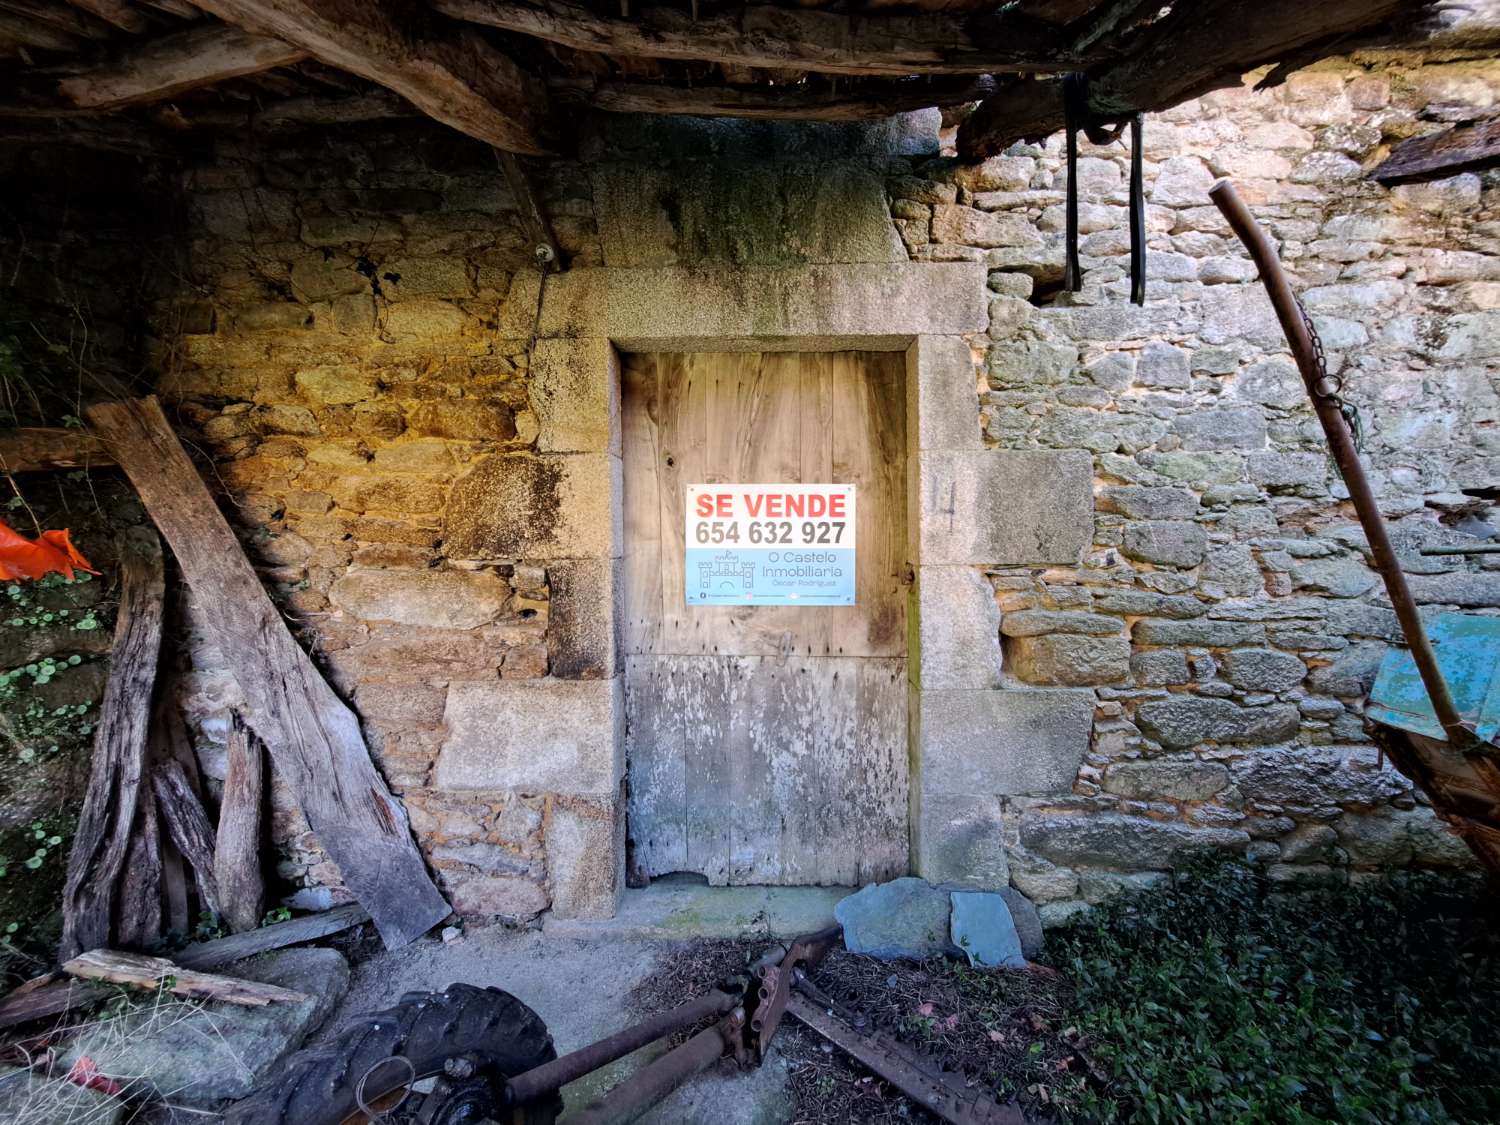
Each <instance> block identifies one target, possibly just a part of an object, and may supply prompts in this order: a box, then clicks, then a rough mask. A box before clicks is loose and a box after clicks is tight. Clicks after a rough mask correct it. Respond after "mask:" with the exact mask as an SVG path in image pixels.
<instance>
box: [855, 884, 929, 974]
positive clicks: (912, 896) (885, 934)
mask: <svg viewBox="0 0 1500 1125" xmlns="http://www.w3.org/2000/svg"><path fill="white" fill-rule="evenodd" d="M950 910H951V903H950V898H949V892H947V891H942V890H939V889H938V888H936V887H934V886H933V885H932V884H931V883H929V882H927V881H926V880H925V879H917V878H915V877H913V876H910V875H907V876H903V877H902V878H900V879H892V880H891V881H890V882H889V883H871V884H870V885H869V886H867V887H862V888H860V889H859V890H858V891H856V892H855V893H854V894H852V895H850V896H849V897H848V898H845V899H843V900H841V901H840V902H839V904H838V905H837V906H836V907H834V909H833V916H834V918H835V919H837V920H838V922H839V924H840V925H842V926H843V927H844V946H845V948H847V949H848V950H849V952H850V953H863V954H864V955H866V956H867V957H877V958H879V959H881V960H885V961H894V960H903V959H904V960H912V961H921V960H924V959H925V958H928V957H936V956H938V955H940V954H942V953H946V952H947V951H948V949H949V938H948V915H949V911H950Z"/></svg>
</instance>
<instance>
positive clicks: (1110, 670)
mask: <svg viewBox="0 0 1500 1125" xmlns="http://www.w3.org/2000/svg"><path fill="white" fill-rule="evenodd" d="M1257 77H1258V76H1257ZM1497 98H1500V64H1496V63H1493V62H1486V63H1466V64H1464V63H1455V64H1449V65H1441V66H1436V65H1434V66H1426V67H1420V66H1412V65H1410V64H1409V63H1407V62H1403V61H1401V60H1381V59H1377V60H1368V61H1367V62H1366V63H1365V64H1364V65H1356V64H1355V63H1353V62H1351V61H1350V60H1338V61H1333V62H1328V63H1324V64H1321V65H1319V66H1317V67H1314V68H1312V69H1309V70H1304V71H1302V72H1299V73H1296V74H1293V75H1292V76H1291V77H1290V78H1289V80H1288V81H1287V82H1286V84H1285V85H1284V86H1281V87H1279V88H1277V89H1274V90H1272V91H1269V92H1265V93H1259V94H1255V93H1251V92H1250V91H1249V90H1248V89H1246V90H1234V91H1226V92H1223V93H1219V94H1215V95H1211V96H1209V97H1206V98H1204V99H1202V100H1201V101H1199V102H1194V103H1190V104H1188V105H1184V106H1181V107H1179V108H1177V109H1175V110H1173V111H1171V112H1170V113H1165V114H1160V115H1154V116H1153V117H1151V118H1150V119H1149V120H1148V123H1147V126H1146V163H1145V168H1146V194H1147V204H1148V206H1147V214H1146V222H1147V230H1148V250H1149V253H1148V273H1149V276H1150V283H1149V289H1148V303H1147V306H1146V307H1145V308H1144V309H1137V308H1135V307H1133V306H1131V305H1130V304H1128V303H1127V300H1128V292H1129V282H1128V277H1127V274H1128V262H1127V253H1128V249H1129V234H1128V227H1127V212H1126V202H1127V197H1126V194H1125V189H1126V184H1127V176H1128V155H1127V152H1126V151H1125V149H1124V146H1123V145H1116V146H1113V147H1111V148H1106V149H1093V148H1091V147H1090V146H1088V145H1087V144H1084V148H1083V152H1084V155H1083V156H1082V157H1081V159H1080V161H1079V166H1078V177H1079V192H1080V207H1079V215H1080V229H1081V232H1082V239H1081V250H1082V255H1083V265H1084V286H1083V290H1082V291H1081V292H1079V293H1076V294H1065V293H1061V292H1059V290H1060V282H1061V278H1062V235H1061V233H1060V232H1061V230H1062V229H1063V227H1064V221H1065V220H1064V205H1063V200H1064V194H1063V189H1064V187H1065V179H1066V173H1065V167H1064V165H1063V163H1062V161H1061V159H1060V148H1061V146H1060V144H1059V143H1058V142H1057V141H1055V140H1054V141H1053V142H1052V143H1051V144H1049V145H1048V146H1046V147H1045V148H1044V147H1042V146H1035V145H1020V146H1015V147H1013V148H1012V149H1011V150H1010V151H1009V152H1007V153H1006V154H1005V155H1003V156H999V157H996V158H994V159H992V160H989V161H987V162H986V163H985V164H984V165H982V166H980V167H977V168H962V167H959V166H957V165H955V164H953V163H952V162H950V161H936V162H927V163H917V162H914V163H913V166H912V168H911V170H910V174H908V175H902V176H898V177H897V178H895V179H893V181H892V184H891V194H892V215H893V217H894V219H895V222H896V225H897V226H898V228H899V229H900V231H901V234H902V237H903V239H904V240H905V242H906V244H907V247H908V249H909V251H910V253H911V255H912V257H913V258H915V259H918V260H938V261H947V260H975V261H985V262H987V263H988V265H989V266H990V267H991V270H992V272H991V273H990V275H989V287H990V289H991V290H992V291H993V293H994V299H993V301H992V303H991V306H990V329H989V333H988V339H987V340H986V341H980V342H976V343H977V344H978V346H979V347H983V348H984V362H983V367H982V371H981V380H982V386H983V391H982V394H981V412H982V417H983V423H984V433H985V439H986V442H987V444H989V445H991V446H994V447H1000V448H1006V449H1084V450H1088V451H1089V452H1090V453H1091V454H1092V455H1093V461H1094V470H1095V487H1094V491H1095V499H1096V514H1095V518H1094V529H1093V536H1092V539H1093V543H1092V546H1091V547H1090V548H1089V549H1088V550H1087V551H1085V552H1084V554H1083V556H1082V558H1081V559H1080V560H1079V565H1077V566H1067V567H994V568H989V569H988V571H987V573H988V575H989V578H990V580H991V582H992V583H993V586H994V589H995V594H996V597H997V598H998V600H999V604H1000V608H1001V610H1002V619H1001V626H1000V629H1001V633H1002V635H1003V651H1004V656H1003V669H1004V673H1005V676H1006V678H1007V680H1008V681H1009V682H1010V683H1012V684H1032V685H1066V686H1087V687H1090V688H1093V690H1094V692H1095V694H1096V695H1097V699H1098V701H1097V705H1096V709H1095V716H1096V718H1095V723H1094V728H1093V740H1092V743H1091V746H1090V747H1089V752H1088V754H1087V756H1086V758H1085V759H1084V763H1083V766H1082V768H1081V769H1080V771H1079V773H1078V776H1077V779H1076V781H1075V782H1074V784H1073V786H1072V792H1071V793H1069V794H1066V795H1056V796H1025V795H1018V796H1011V795H1006V796H1002V797H1001V805H1002V809H1003V819H1004V822H1005V824H1006V837H1005V838H1006V843H1007V851H1008V854H1009V859H1010V872H1011V878H1012V881H1013V882H1014V884H1015V885H1016V886H1017V887H1018V888H1019V889H1021V890H1023V891H1024V892H1025V893H1027V894H1029V895H1031V896H1032V897H1034V898H1035V899H1036V900H1038V901H1039V902H1042V903H1046V904H1048V905H1046V906H1044V908H1043V911H1044V916H1045V917H1048V918H1049V919H1050V920H1058V919H1060V918H1062V917H1065V916H1067V915H1068V914H1070V913H1071V912H1073V911H1075V910H1077V909H1079V908H1080V905H1081V904H1082V903H1085V902H1096V901H1099V900H1100V899H1102V898H1103V897H1106V896H1108V895H1110V894H1113V893H1115V892H1116V891H1117V890H1118V889H1120V888H1121V887H1122V886H1127V885H1130V884H1136V883H1140V882H1143V881H1149V880H1150V879H1152V878H1154V877H1155V876H1153V875H1151V874H1149V873H1140V872H1141V869H1146V870H1147V871H1148V872H1149V869H1159V868H1161V867H1163V866H1164V865H1165V863H1166V862H1167V859H1168V858H1169V856H1170V855H1171V854H1172V853H1173V852H1175V851H1177V850H1178V849H1179V848H1181V847H1182V846H1184V845H1189V844H1195V843H1198V844H1203V845H1209V846H1222V847H1231V848H1235V849H1242V848H1243V849H1247V850H1249V852H1250V853H1251V854H1253V855H1256V856H1258V857H1261V858H1263V859H1266V860H1269V861H1271V862H1272V863H1273V864H1274V866H1273V867H1272V872H1273V874H1274V875H1275V876H1277V877H1278V878H1284V879H1287V880H1304V879H1317V878H1326V877H1332V876H1335V875H1340V874H1342V873H1344V872H1345V871H1349V870H1352V871H1355V872H1358V871H1362V870H1370V869H1374V868H1386V867H1392V866H1403V865H1407V864H1421V865H1439V866H1446V865H1452V864H1465V863H1468V862H1470V857H1469V855H1468V853H1467V851H1466V849H1465V848H1464V847H1463V845H1462V844H1461V843H1460V842H1459V841H1458V840H1457V839H1456V838H1455V837H1453V836H1452V835H1451V834H1449V833H1448V832H1447V831H1446V830H1445V829H1444V828H1443V827H1442V826H1441V824H1440V823H1439V822H1437V821H1436V820H1435V818H1434V817H1433V816H1432V814H1431V813H1430V811H1429V810H1428V809H1427V808H1426V807H1424V804H1423V801H1422V798H1421V797H1420V795H1418V794H1416V793H1414V792H1413V790H1412V787H1411V786H1410V785H1409V784H1408V783H1407V782H1406V781H1405V780H1404V779H1403V778H1401V777H1400V776H1399V775H1398V774H1396V773H1395V772H1394V771H1393V770H1391V769H1389V768H1388V767H1387V768H1381V765H1380V763H1379V761H1378V758H1377V754H1376V751H1375V749H1374V747H1373V746H1372V745H1371V743H1370V742H1369V739H1368V737H1367V736H1366V734H1365V733H1364V730H1363V722H1362V716H1361V713H1360V712H1361V702H1362V696H1363V695H1364V693H1365V692H1367V691H1368V689H1369V687H1370V685H1371V682H1372V680H1373V677H1374V673H1375V670H1376V667H1377V664H1378V662H1379V660H1380V658H1381V656H1382V654H1383V653H1384V651H1385V649H1386V643H1387V642H1388V641H1391V640H1393V639H1394V638H1395V637H1396V636H1397V635H1398V631H1397V627H1396V623H1395V618H1394V615H1393V613H1392V612H1391V610H1390V608H1389V602H1388V601H1387V599H1386V598H1385V595H1384V589H1383V586H1382V585H1381V584H1380V582H1379V577H1378V575H1377V573H1376V572H1375V570H1374V569H1372V567H1371V566H1370V558H1369V552H1368V548H1367V545H1366V542H1365V538H1364V535H1363V533H1362V532H1361V530H1360V528H1359V526H1358V523H1357V521H1356V519H1355V516H1354V512H1353V510H1352V508H1351V507H1350V506H1349V504H1348V503H1347V492H1346V491H1345V489H1344V488H1343V485H1342V482H1340V481H1338V480H1337V479H1336V477H1335V476H1334V475H1333V473H1332V466H1331V464H1330V461H1329V459H1328V457H1327V455H1326V452H1325V447H1324V445H1323V442H1322V439H1321V432H1320V429H1319V427H1318V425H1317V423H1316V421H1315V420H1314V418H1313V415H1312V413H1311V411H1310V410H1309V409H1308V407H1307V405H1306V401H1305V396H1304V393H1303V390H1302V386H1301V381H1300V378H1299V376H1298V373H1297V370H1296V368H1295V366H1294V365H1293V364H1292V362H1291V358H1290V355H1289V353H1288V352H1287V351H1286V348H1285V346H1284V343H1283V338H1282V334H1281V332H1280V329H1279V327H1278V325H1277V323H1276V320H1275V317H1274V314H1273V313H1272V310H1271V308H1270V305H1269V302H1268V301H1267V300H1266V299H1265V298H1264V296H1263V295H1262V292H1261V289H1260V286H1259V284H1258V283H1257V282H1256V281H1255V280H1254V279H1255V271H1254V268H1253V267H1252V266H1251V264H1250V263H1249V261H1248V260H1247V258H1246V256H1245V255H1244V253H1243V252H1242V251H1241V249H1240V248H1239V246H1238V243H1237V242H1236V241H1235V240H1234V238H1233V237H1232V235H1231V234H1230V232H1229V231H1228V228H1227V226H1226V225H1225V224H1224V223H1223V221H1222V219H1221V218H1220V216H1219V214H1218V212H1217V210H1216V209H1215V208H1214V207H1212V206H1211V205H1210V203H1209V201H1208V198H1207V194H1206V192H1207V189H1208V188H1209V186H1210V185H1211V184H1212V183H1213V181H1214V179H1215V178H1217V177H1218V176H1231V177H1233V178H1234V179H1235V181H1236V183H1237V185H1238V187H1239V189H1240V192H1241V194H1242V195H1243V196H1244V197H1245V198H1246V200H1247V202H1248V203H1249V204H1250V206H1251V208H1252V209H1253V210H1254V211H1255V212H1256V214H1257V215H1258V216H1259V217H1260V219H1261V221H1262V222H1263V224H1264V225H1266V226H1267V227H1268V228H1269V230H1270V231H1271V232H1272V234H1273V235H1274V237H1275V238H1276V240H1277V242H1278V244H1279V246H1280V249H1281V253H1282V256H1283V258H1284V260H1285V261H1286V264H1287V266H1288V268H1289V270H1290V271H1291V272H1292V274H1293V277H1294V283H1295V285H1296V287H1297V289H1298V290H1299V291H1300V292H1301V293H1302V294H1303V297H1304V301H1305V304H1306V306H1307V309H1308V311H1309V314H1310V315H1311V317H1312V319H1313V322H1314V324H1315V326H1316V328H1317V331H1318V334H1319V336H1320V337H1321V338H1322V341H1323V344H1324V346H1325V347H1326V349H1327V352H1328V362H1329V369H1330V370H1331V371H1332V372H1334V373H1336V374H1337V375H1339V376H1340V377H1341V378H1342V379H1343V380H1344V382H1345V396H1346V398H1347V399H1348V401H1349V402H1350V403H1352V404H1354V405H1355V406H1356V407H1357V408H1358V410H1359V418H1360V422H1361V426H1362V431H1363V442H1364V446H1363V448H1364V454H1365V461H1366V464H1367V467H1368V470H1369V472H1370V475H1371V478H1372V481H1373V483H1374V485H1375V488H1376V490H1377V492H1378V493H1379V495H1380V497H1381V503H1382V507H1383V510H1384V512H1385V514H1386V515H1387V517H1388V518H1389V519H1390V520H1391V521H1392V533H1393V537H1394V539H1395V541H1396V543H1397V545H1398V547H1399V548H1400V549H1401V558H1402V562H1403V564H1404V566H1405V568H1406V570H1407V572H1408V573H1409V574H1411V575H1412V576H1413V577H1412V578H1411V584H1412V586H1413V589H1414V592H1415V594H1416V596H1417V598H1418V600H1419V601H1421V602H1422V603H1423V604H1424V606H1426V607H1427V611H1428V612H1430V613H1432V614H1436V613H1438V612H1442V611H1444V610H1445V609H1453V608H1464V609H1471V610H1472V609H1481V608H1490V609H1493V608H1494V607H1496V606H1500V565H1497V564H1500V560H1497V559H1495V557H1494V556H1488V557H1485V556H1480V557H1477V558H1475V559H1474V560H1473V561H1471V562H1469V563H1465V561H1464V560H1463V559H1461V558H1454V557H1423V556H1421V555H1419V554H1418V553H1417V550H1418V548H1419V547H1421V546H1423V545H1427V544H1440V543H1459V542H1473V541H1474V540H1473V538H1471V537H1473V536H1479V537H1488V536H1490V535H1493V534H1494V531H1493V528H1494V527H1495V526H1496V525H1497V521H1496V518H1495V517H1496V515H1497V514H1500V513H1496V512H1495V510H1494V509H1493V508H1492V507H1491V504H1492V503H1493V495H1494V494H1493V492H1491V493H1490V494H1489V496H1490V499H1489V500H1485V499H1480V498H1477V497H1475V496H1471V495H1467V494H1465V493H1463V492H1462V491H1461V490H1462V489H1466V488H1489V489H1492V490H1493V488H1494V487H1495V485H1496V484H1497V482H1500V222H1497V220H1500V209H1497V205H1500V178H1497V177H1496V176H1495V174H1493V173H1489V174H1486V175H1484V176H1480V175H1472V174H1471V175H1460V176H1455V177H1453V178H1450V179H1447V180H1443V181H1440V182H1437V183H1433V184H1427V185H1421V186H1406V187H1397V188H1395V189H1393V190H1387V189H1386V188H1383V187H1380V186H1378V185H1375V184H1373V183H1372V182H1370V181H1368V180H1366V179H1364V178H1363V177H1364V173H1365V172H1366V171H1367V170H1368V169H1369V168H1370V167H1372V166H1373V164H1374V163H1376V162H1377V161H1378V159H1379V158H1380V157H1381V156H1382V155H1383V154H1384V152H1385V151H1386V146H1388V145H1389V144H1390V143H1392V142H1393V141H1395V140H1398V139H1401V138H1404V137H1406V136H1410V135H1413V134H1415V133H1419V132H1426V131H1430V130H1432V129H1433V128H1435V127H1436V124H1435V123H1436V122H1440V121H1444V120H1453V119H1455V118H1461V117H1463V116H1465V115H1472V113H1473V112H1474V110H1476V109H1478V110H1485V109H1487V108H1489V107H1490V106H1492V105H1493V103H1494V102H1495V101H1496V99H1497ZM1012 792H1013V793H1015V792H1019V791H1016V790H1013V791H1012Z"/></svg>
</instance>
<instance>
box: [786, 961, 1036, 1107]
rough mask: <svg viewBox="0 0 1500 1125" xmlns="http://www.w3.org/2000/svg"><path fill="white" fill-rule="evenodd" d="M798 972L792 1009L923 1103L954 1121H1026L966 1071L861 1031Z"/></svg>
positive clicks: (795, 1016) (789, 1011)
mask: <svg viewBox="0 0 1500 1125" xmlns="http://www.w3.org/2000/svg"><path fill="white" fill-rule="evenodd" d="M796 978H797V979H796V984H795V986H794V987H795V993H794V994H793V995H792V996H791V997H790V998H789V999H788V1001H787V1006H786V1013H787V1015H789V1016H791V1017H792V1018H793V1019H795V1020H797V1021H798V1022H799V1023H802V1024H804V1025H806V1026H807V1027H809V1028H811V1029H812V1030H813V1031H815V1032H817V1033H818V1034H819V1035H821V1036H822V1037H823V1038H824V1039H826V1040H828V1041H829V1042H830V1043H832V1044H833V1045H834V1046H835V1047H837V1048H839V1050H841V1051H843V1052H844V1053H845V1054H847V1055H849V1057H850V1058H852V1059H854V1060H855V1061H856V1062H858V1063H859V1064H860V1065H862V1066H864V1067H866V1068H868V1069H869V1070H871V1071H873V1072H874V1073H876V1074H878V1075H880V1077H882V1078H884V1079H885V1080H886V1081H887V1082H889V1083H890V1084H891V1085H893V1086H895V1087H896V1088H897V1089H899V1090H900V1091H901V1092H902V1093H903V1094H905V1095H906V1096H907V1097H909V1098H911V1100H912V1101H914V1102H916V1103H917V1104H918V1105H919V1106H921V1107H922V1108H924V1109H926V1110H928V1111H929V1112H931V1113H933V1114H936V1115H937V1116H938V1117H941V1118H942V1119H943V1120H944V1121H948V1122H951V1123H952V1125H1027V1119H1026V1115H1025V1113H1023V1112H1022V1111H1021V1109H1020V1108H1019V1107H1018V1106H1015V1105H1001V1104H999V1103H998V1102H996V1101H995V1100H994V1099H992V1098H991V1097H990V1096H989V1095H988V1094H987V1093H985V1091H984V1090H983V1089H976V1088H971V1087H970V1086H969V1085H968V1083H967V1081H966V1080H965V1079H964V1077H963V1076H962V1075H959V1074H954V1073H952V1072H949V1071H936V1070H934V1068H933V1067H932V1066H931V1065H930V1064H927V1063H924V1062H923V1061H922V1060H921V1059H920V1058H918V1057H917V1056H916V1055H914V1054H913V1053H912V1052H911V1051H910V1050H908V1049H907V1048H906V1047H904V1046H903V1045H902V1044H900V1043H897V1042H895V1041H894V1040H892V1039H889V1038H887V1037H886V1036H885V1035H883V1034H881V1033H880V1032H878V1031H874V1032H871V1031H861V1030H860V1029H858V1028H857V1027H855V1026H853V1025H852V1024H851V1023H850V1021H849V1020H848V1019H846V1018H845V1017H844V1016H843V1014H842V1013H841V1012H840V1011H839V1009H838V1005H837V1004H835V1003H834V1001H832V1000H831V999H829V998H828V997H827V996H825V995H823V993H821V992H819V991H818V989H817V988H816V987H814V985H813V984H812V983H811V982H810V981H809V980H807V978H806V976H805V975H803V974H802V973H800V972H798V973H797V974H796Z"/></svg>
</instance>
